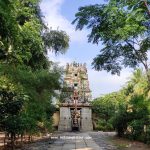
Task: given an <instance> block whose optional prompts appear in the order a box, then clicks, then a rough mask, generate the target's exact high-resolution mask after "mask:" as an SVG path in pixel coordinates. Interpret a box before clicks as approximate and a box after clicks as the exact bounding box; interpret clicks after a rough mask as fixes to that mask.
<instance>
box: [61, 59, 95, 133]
mask: <svg viewBox="0 0 150 150" xmlns="http://www.w3.org/2000/svg"><path fill="white" fill-rule="evenodd" d="M91 99H92V97H91V91H90V88H89V81H88V74H87V68H86V64H79V63H76V62H74V63H71V64H67V65H66V69H65V77H64V86H63V90H62V96H61V100H60V101H61V103H60V120H59V125H58V130H59V131H73V130H77V131H90V130H93V125H92V110H91V105H90V103H89V102H90V101H91Z"/></svg>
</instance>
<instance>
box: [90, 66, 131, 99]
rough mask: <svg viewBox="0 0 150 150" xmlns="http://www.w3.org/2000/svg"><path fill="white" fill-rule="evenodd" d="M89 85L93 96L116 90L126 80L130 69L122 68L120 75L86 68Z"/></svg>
mask: <svg viewBox="0 0 150 150" xmlns="http://www.w3.org/2000/svg"><path fill="white" fill-rule="evenodd" d="M88 75H89V81H90V87H91V90H92V95H93V97H94V98H95V97H98V96H100V95H102V94H107V93H111V92H114V91H118V90H119V89H121V87H123V86H124V85H125V83H126V82H127V81H128V78H129V76H130V75H131V71H130V70H127V69H124V70H122V72H121V75H120V76H117V75H111V74H110V73H107V72H106V71H100V72H97V71H95V70H92V69H89V70H88Z"/></svg>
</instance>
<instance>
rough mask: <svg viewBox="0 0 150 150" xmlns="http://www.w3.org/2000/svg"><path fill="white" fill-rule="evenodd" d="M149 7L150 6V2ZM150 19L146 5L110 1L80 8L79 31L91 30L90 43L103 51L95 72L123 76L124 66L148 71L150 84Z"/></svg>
mask: <svg viewBox="0 0 150 150" xmlns="http://www.w3.org/2000/svg"><path fill="white" fill-rule="evenodd" d="M147 3H148V4H149V2H147ZM149 22H150V17H149V14H148V11H147V8H146V7H145V5H144V3H143V1H138V0H134V1H128V2H126V1H122V0H110V1H109V2H108V3H107V4H101V5H100V4H96V5H90V6H85V7H80V8H79V12H78V13H76V19H75V20H74V21H73V24H74V23H77V25H76V29H79V30H82V29H83V28H84V27H85V26H86V27H87V28H88V29H91V33H90V34H89V35H88V40H89V42H92V43H93V44H99V42H100V41H102V44H103V45H104V48H102V49H101V50H100V54H99V55H97V56H96V57H95V58H94V60H93V63H92V65H93V67H94V68H95V69H96V70H98V71H99V70H102V69H104V70H107V71H108V72H109V71H110V72H111V73H112V74H120V71H121V69H122V66H124V67H131V68H136V67H138V66H139V65H140V64H142V65H143V67H144V69H145V70H146V74H147V79H148V81H149V83H150V74H149V63H148V59H149V58H148V52H149V49H150V37H149V35H150V34H149V33H150V25H149Z"/></svg>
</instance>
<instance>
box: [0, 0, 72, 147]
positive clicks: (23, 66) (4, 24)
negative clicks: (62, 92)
mask: <svg viewBox="0 0 150 150" xmlns="http://www.w3.org/2000/svg"><path fill="white" fill-rule="evenodd" d="M39 2H40V0H14V1H11V0H1V1H0V111H1V112H0V130H1V131H6V132H7V133H8V134H11V137H12V141H13V142H12V148H14V141H15V137H16V134H17V135H19V136H20V135H21V136H22V135H23V134H25V133H27V134H29V135H32V134H34V133H37V132H43V131H47V132H48V130H50V129H52V114H53V113H54V111H55V107H54V105H52V98H53V97H56V96H57V94H56V93H55V90H56V89H60V88H61V75H62V72H61V69H60V68H58V66H57V65H55V64H54V63H53V62H52V61H50V60H48V58H47V55H46V53H47V51H48V50H51V51H53V52H55V53H62V54H64V53H65V51H66V50H67V48H68V46H69V37H68V35H67V34H66V33H65V31H61V30H60V31H58V30H56V31H55V30H48V27H47V26H46V25H45V24H44V21H43V17H42V15H41V11H40V7H39ZM3 80H4V81H3ZM5 82H6V83H5Z"/></svg>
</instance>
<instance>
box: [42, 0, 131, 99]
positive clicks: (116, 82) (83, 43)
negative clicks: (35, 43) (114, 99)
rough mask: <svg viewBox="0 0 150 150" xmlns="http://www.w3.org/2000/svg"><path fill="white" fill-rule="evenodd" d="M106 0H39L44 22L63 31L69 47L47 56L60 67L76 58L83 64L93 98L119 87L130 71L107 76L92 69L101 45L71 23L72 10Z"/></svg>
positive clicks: (86, 31)
mask: <svg viewBox="0 0 150 150" xmlns="http://www.w3.org/2000/svg"><path fill="white" fill-rule="evenodd" d="M105 1H106V0H42V2H41V4H40V7H41V10H42V13H43V15H44V16H45V18H44V19H45V22H46V24H47V25H48V26H49V27H50V28H52V29H58V30H64V31H66V33H67V34H68V35H69V37H70V46H69V49H68V50H67V53H66V54H65V55H57V56H55V54H53V53H49V54H48V56H49V59H50V60H53V61H55V62H59V64H60V66H65V65H66V63H72V62H73V61H76V62H78V63H86V64H87V69H88V77H89V84H90V89H91V91H92V97H93V98H96V97H99V96H102V95H104V94H107V93H111V92H115V91H118V90H119V89H121V88H122V87H123V86H124V85H125V83H126V82H127V81H128V80H129V77H130V76H131V73H132V72H131V70H129V69H123V70H122V72H121V75H120V76H117V75H111V74H110V73H107V72H106V71H100V72H98V71H95V70H94V69H92V66H91V63H92V61H93V58H94V57H95V56H96V55H98V54H99V51H100V49H101V48H102V47H103V45H102V44H101V43H100V44H99V45H93V44H91V43H88V41H87V35H88V34H89V33H90V31H89V30H87V29H84V30H82V31H76V30H75V25H72V24H71V22H72V21H73V20H74V19H75V13H76V12H77V11H78V8H79V7H81V6H86V5H90V4H96V3H100V2H101V3H102V2H103V3H104V2H105Z"/></svg>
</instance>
